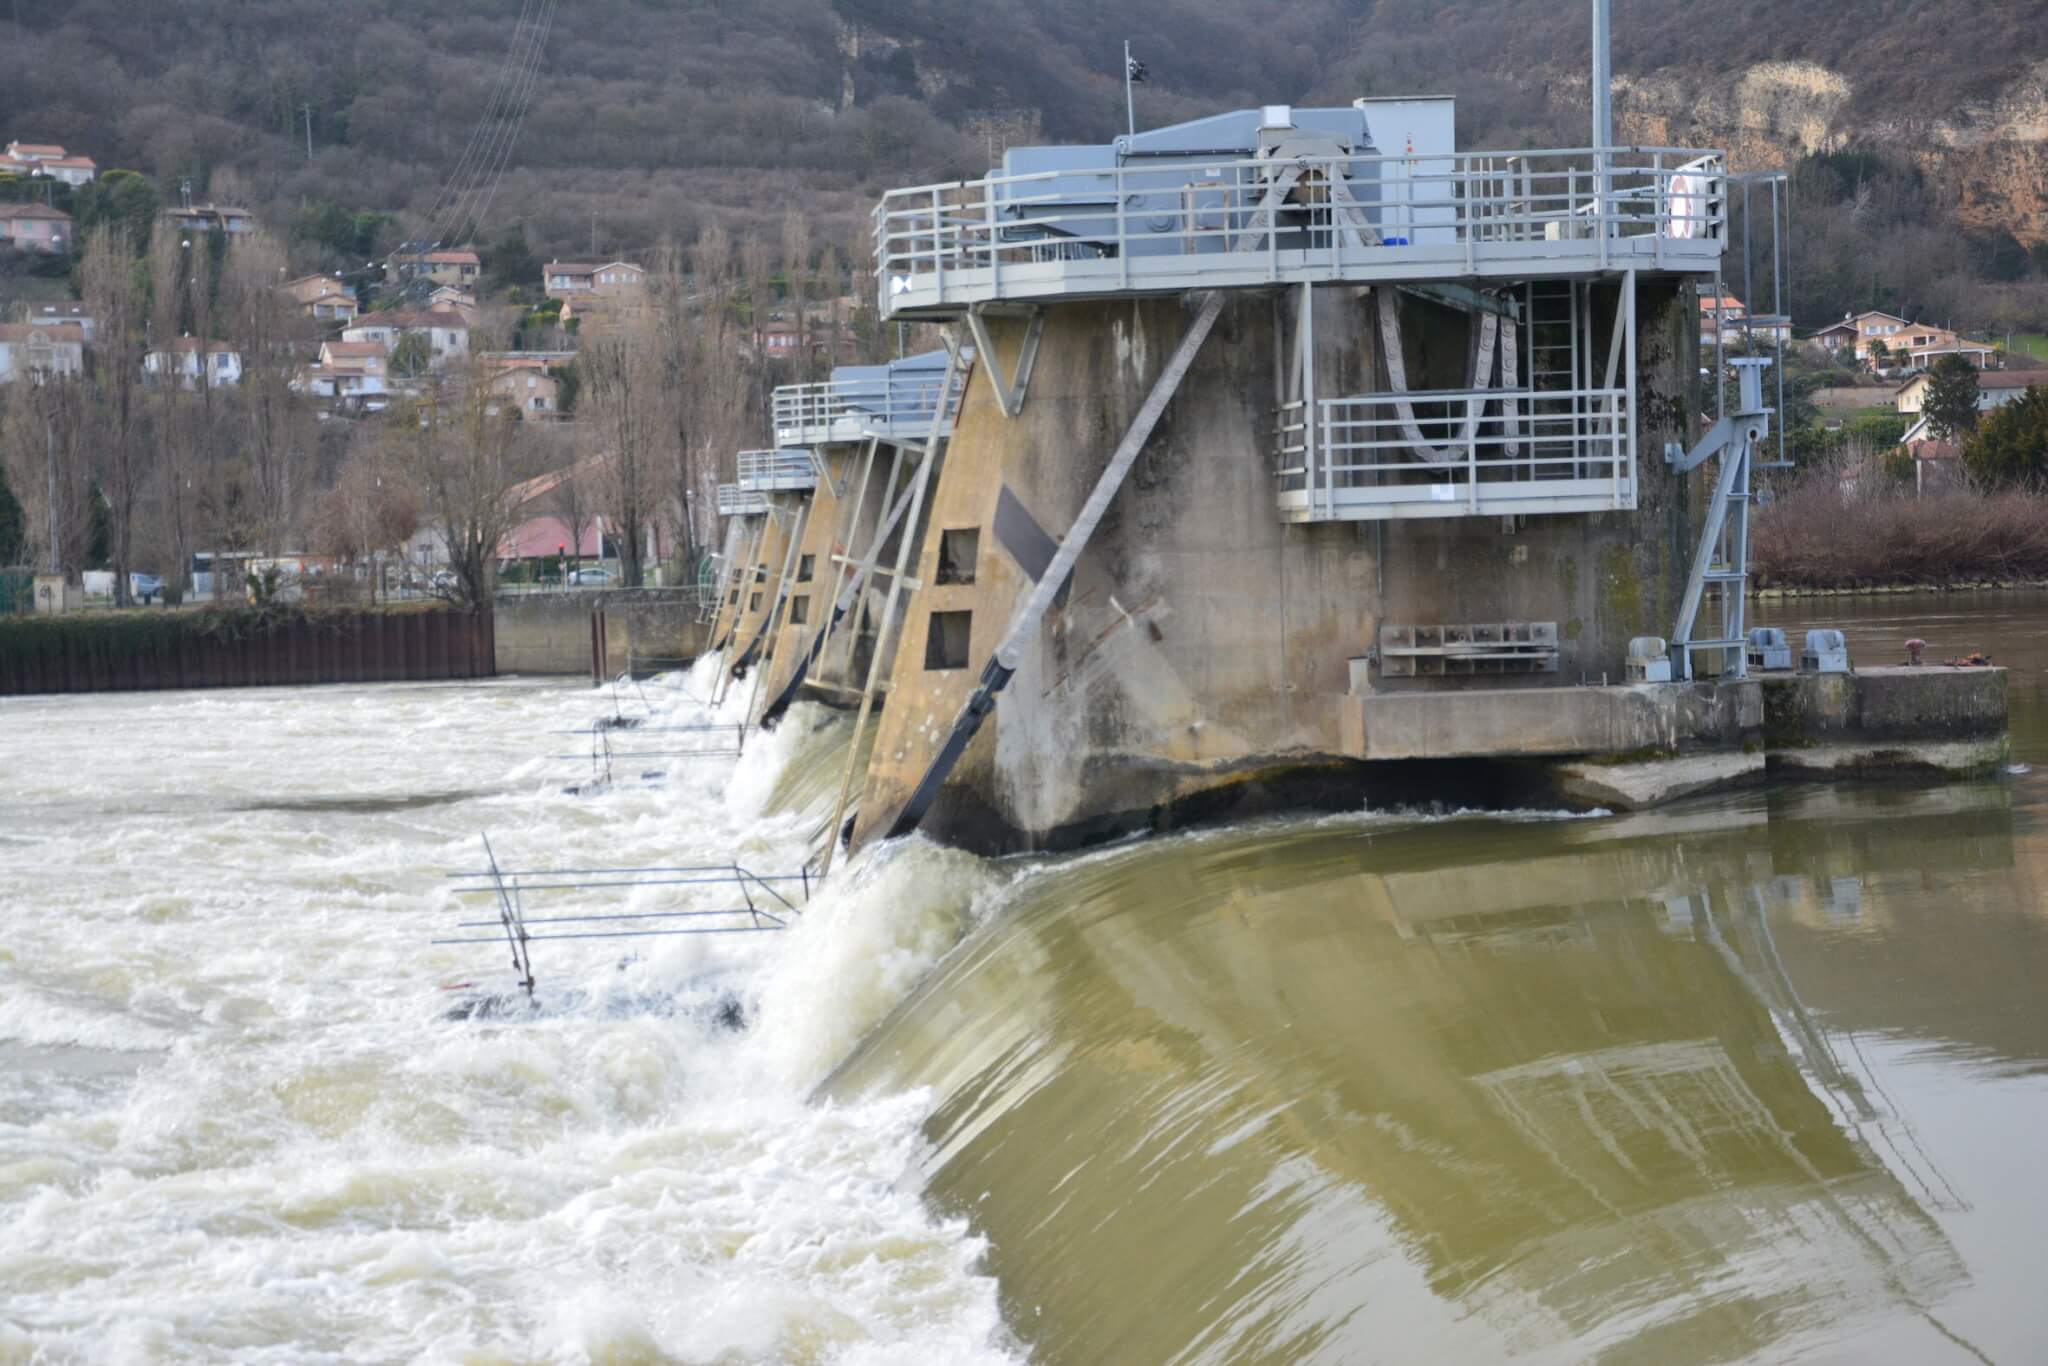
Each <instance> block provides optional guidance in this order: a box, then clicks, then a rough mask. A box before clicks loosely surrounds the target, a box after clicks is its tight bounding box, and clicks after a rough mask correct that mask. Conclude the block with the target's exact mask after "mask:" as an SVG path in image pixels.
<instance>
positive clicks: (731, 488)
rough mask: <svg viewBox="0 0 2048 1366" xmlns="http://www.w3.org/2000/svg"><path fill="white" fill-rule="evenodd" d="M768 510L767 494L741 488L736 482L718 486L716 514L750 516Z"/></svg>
mask: <svg viewBox="0 0 2048 1366" xmlns="http://www.w3.org/2000/svg"><path fill="white" fill-rule="evenodd" d="M767 510H768V496H767V495H766V494H764V493H761V492H759V491H757V490H754V489H743V488H741V487H740V486H739V485H738V484H720V485H719V486H718V515H719V516H721V517H751V516H754V515H756V514H758V513H763V512H766V511H767Z"/></svg>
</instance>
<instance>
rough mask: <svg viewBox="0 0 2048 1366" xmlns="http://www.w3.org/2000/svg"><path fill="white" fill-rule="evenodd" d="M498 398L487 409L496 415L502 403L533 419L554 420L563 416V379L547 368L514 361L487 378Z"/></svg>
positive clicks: (487, 382) (490, 387) (489, 387)
mask: <svg viewBox="0 0 2048 1366" xmlns="http://www.w3.org/2000/svg"><path fill="white" fill-rule="evenodd" d="M484 385H485V387H486V388H488V389H489V390H490V392H491V393H492V394H493V395H494V396H495V399H494V400H492V401H489V402H487V403H486V406H485V408H484V411H485V412H486V413H488V414H490V415H491V416H494V417H495V416H496V415H497V413H498V411H499V408H500V406H501V403H503V404H508V405H509V406H510V407H511V408H512V409H513V410H515V411H516V412H518V414H519V415H520V416H521V417H523V418H527V419H529V420H539V421H553V420H555V419H557V418H559V417H560V416H561V399H562V382H561V381H560V380H558V379H556V378H555V377H554V376H553V375H551V374H549V373H548V372H547V370H546V369H544V368H537V367H534V366H530V365H512V366H507V367H506V368H504V369H502V370H500V371H498V372H497V373H496V374H494V375H492V376H491V377H490V378H489V379H487V380H485V381H484Z"/></svg>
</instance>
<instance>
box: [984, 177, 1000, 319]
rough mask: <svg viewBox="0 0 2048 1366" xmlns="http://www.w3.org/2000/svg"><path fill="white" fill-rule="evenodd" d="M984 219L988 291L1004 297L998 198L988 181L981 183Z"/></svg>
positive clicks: (996, 296)
mask: <svg viewBox="0 0 2048 1366" xmlns="http://www.w3.org/2000/svg"><path fill="white" fill-rule="evenodd" d="M981 208H982V219H983V221H984V222H985V223H987V225H988V291H989V293H990V294H991V295H992V296H994V297H995V298H998V299H1000V298H1001V297H1002V295H1003V258H1002V253H1001V252H999V251H997V250H996V196H995V187H994V186H992V185H990V184H989V182H988V179H987V178H986V177H983V179H982V181H981Z"/></svg>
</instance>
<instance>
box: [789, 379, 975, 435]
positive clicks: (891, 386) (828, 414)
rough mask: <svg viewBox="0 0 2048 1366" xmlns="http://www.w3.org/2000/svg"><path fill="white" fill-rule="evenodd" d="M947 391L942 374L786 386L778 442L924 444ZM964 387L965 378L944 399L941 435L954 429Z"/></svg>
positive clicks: (955, 382)
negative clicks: (876, 439) (874, 438)
mask: <svg viewBox="0 0 2048 1366" xmlns="http://www.w3.org/2000/svg"><path fill="white" fill-rule="evenodd" d="M944 385H945V376H944V372H943V371H939V370H933V371H917V372H915V373H913V374H910V375H904V374H898V375H896V376H894V377H893V378H880V377H877V378H875V379H851V380H827V381H824V382H822V383H817V384H784V385H781V386H779V387H778V388H777V389H776V390H775V394H774V400H773V408H772V412H773V421H774V425H775V439H776V441H777V442H779V443H781V444H782V445H785V446H818V445H825V444H828V443H831V442H837V441H864V440H866V439H867V438H868V437H871V436H878V437H882V438H884V439H889V438H903V439H906V440H912V439H914V440H922V439H923V438H924V437H925V435H926V434H927V433H928V432H929V431H930V430H931V424H932V413H933V411H934V409H936V408H937V407H938V404H939V398H940V391H941V389H942V388H943V387H944ZM965 387H966V378H965V376H964V375H963V376H962V377H961V378H959V379H957V380H955V381H954V383H953V385H952V391H951V393H950V394H947V395H946V399H947V402H946V422H945V425H944V426H942V428H941V432H942V434H943V433H944V432H946V431H949V430H950V428H951V423H952V416H953V414H954V413H955V412H957V411H958V409H959V405H960V393H961V390H962V389H964V388H965Z"/></svg>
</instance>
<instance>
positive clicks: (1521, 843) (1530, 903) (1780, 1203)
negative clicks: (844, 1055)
mask: <svg viewBox="0 0 2048 1366" xmlns="http://www.w3.org/2000/svg"><path fill="white" fill-rule="evenodd" d="M1800 606H1801V607H1802V609H1810V610H1802V611H1801V612H1800V613H1798V614H1796V615H1795V614H1794V613H1791V612H1781V613H1777V614H1776V616H1775V620H1776V621H1778V622H1779V623H1782V624H1785V625H1788V626H1794V627H1796V628H1799V629H1803V628H1804V627H1805V626H1806V625H1808V624H1834V625H1845V626H1846V627H1847V628H1848V631H1849V635H1850V643H1851V646H1852V649H1853V651H1854V652H1855V654H1856V657H1858V658H1860V659H1863V660H1865V661H1866V662H1873V663H1875V662H1883V663H1892V662H1896V661H1897V660H1898V659H1900V658H1902V657H1903V653H1904V652H1903V641H1904V640H1905V639H1906V638H1907V637H1908V636H1920V637H1922V638H1924V639H1927V640H1928V641H1929V642H1930V646H1931V647H1932V648H1931V649H1930V654H1931V655H1933V656H1934V657H1937V658H1939V657H1944V656H1947V655H1950V654H1961V653H1964V652H1967V651H1968V650H1971V649H1979V648H1981V649H1986V650H1989V651H1991V652H1992V653H1993V654H1994V656H1996V657H1997V658H1999V660H2000V661H2001V662H2003V663H2006V664H2008V665H2010V666H2011V667H2012V668H2013V669H2014V672H2013V674H2012V675H2011V676H2010V680H2009V681H2010V685H2011V688H2012V695H2013V711H2014V732H2015V754H2014V757H2015V760H2016V762H2017V765H2018V766H2019V767H2020V768H2022V769H2024V768H2026V766H2027V765H2033V766H2035V767H2034V768H2033V769H2032V770H2031V771H2018V772H2014V773H2010V774H2005V775H2001V776H2000V777H1999V778H1997V779H1995V780H1987V781H1982V782H1973V783H1958V784H1927V783H1897V784H1889V785H1885V784H1868V785H1861V786H1852V787H1821V786H1772V787H1767V788H1764V789H1762V790H1749V791H1744V792H1739V793H1733V794H1728V795H1724V796H1720V797H1715V798H1710V799H1705V800H1699V801H1694V802H1690V803H1686V804H1683V805H1680V806H1676V807H1673V808H1670V809H1667V810H1662V811H1658V812H1653V813H1647V814H1642V815H1635V816H1627V817H1608V818H1593V819H1563V818H1557V817H1546V816H1543V815H1541V814H1539V813H1531V814H1530V815H1528V816H1525V817H1521V818H1504V817H1502V816H1500V815H1497V814H1496V815H1451V816H1429V817H1424V816H1418V815H1415V814H1413V813H1401V812H1389V813H1385V814H1371V813H1368V814H1363V815H1359V816H1355V817H1343V818H1333V819H1327V820H1321V821H1295V822H1278V823H1273V824H1270V825H1266V826H1263V827H1241V828H1238V829H1235V830H1230V831H1219V832H1204V833H1198V834H1192V835H1186V836H1181V837H1176V838H1171V839H1163V840H1154V841H1149V842H1143V843H1136V844H1130V845H1125V846H1122V847H1118V848H1115V849H1112V850H1108V851H1105V852H1099V853H1096V854H1093V855H1089V856H1084V857H1080V858H1074V859H1066V860H1058V861H1052V862H1047V863H1043V864H1036V865H1031V866H1030V867H1029V870H1028V872H1027V873H1026V874H1025V875H1024V876H1022V877H1021V878H1020V879H1019V880H1018V881H1017V882H1016V884H1015V886H1014V888H1013V889H1012V891H1011V892H1010V894H1009V896H1008V899H1007V901H1006V903H1005V904H1004V906H1003V907H1002V909H1001V913H1000V914H999V915H997V916H995V917H992V918H991V919H989V920H988V921H987V922H985V923H984V924H983V925H982V926H981V928H980V929H979V930H978V931H977V932H976V933H975V934H974V935H973V936H972V937H971V938H970V939H969V941H968V942H967V943H966V944H965V945H964V946H963V947H962V949H961V950H960V951H959V952H957V953H955V954H954V955H953V956H952V957H951V958H949V959H948V960H947V961H946V962H945V963H944V964H943V965H942V966H941V967H940V968H939V969H938V971H937V972H936V973H935V974H934V975H933V976H932V977H931V978H930V979H929V980H927V981H926V982H925V983H924V984H923V985H922V986H921V987H920V988H919V990H918V991H917V993H916V994H915V995H914V996H913V997H912V998H911V1000H910V1001H909V1002H908V1003H907V1004H906V1005H905V1007H904V1008H903V1009H901V1010H900V1011H899V1012H898V1013H896V1014H895V1015H894V1016H893V1017H892V1018H891V1019H890V1020H888V1021H887V1022H886V1023H885V1024H884V1025H883V1026H882V1027H881V1028H880V1029H879V1030H878V1031H876V1032H875V1033H874V1034H873V1035H871V1036H870V1037H869V1038H868V1039H867V1040H866V1042H865V1043H864V1044H863V1045H862V1047H861V1048H860V1050H859V1051H858V1052H857V1053H856V1055H855V1056H854V1058H853V1059H852V1060H851V1061H850V1062H849V1063H848V1064H847V1065H846V1066H845V1067H843V1068H842V1069H841V1070H840V1071H839V1073H838V1074H837V1075H836V1076H835V1078H834V1079H833V1081H832V1083H831V1085H830V1089H831V1091H832V1093H833V1094H835V1095H839V1096H843V1097H856V1096H868V1095H881V1094H895V1093H900V1092H901V1091H903V1090H904V1089H905V1088H911V1087H918V1088H928V1089H929V1091H930V1092H931V1094H932V1095H933V1096H934V1098H935V1104H934V1106H933V1108H932V1110H931V1112H930V1113H929V1115H928V1116H927V1118H926V1122H925V1131H926V1135H927V1137H928V1139H929V1141H930V1145H931V1146H930V1149H929V1151H928V1152H927V1153H926V1154H925V1156H924V1159H923V1163H922V1168H921V1179H922V1180H923V1181H924V1182H925V1184H926V1187H927V1191H928V1194H929V1198H930V1200H931V1202H932V1204H933V1205H934V1207H935V1208H936V1209H937V1210H939V1211H941V1212H943V1213H947V1214H956V1215H963V1216H965V1217H966V1218H968V1219H969V1220H970V1221H971V1225H972V1227H973V1228H974V1229H975V1230H976V1231H977V1232H979V1233H982V1234H984V1235H985V1236H986V1237H987V1238H988V1239H989V1241H990V1251H989V1258H988V1265H989V1267H990V1268H991V1269H992V1270H993V1271H994V1272H995V1274H996V1276H997V1277H998V1280H999V1281H1000V1284H1001V1287H1002V1299H1003V1306H1004V1312H1005V1315H1006V1318H1007V1319H1008V1321H1009V1322H1010V1323H1011V1325H1012V1326H1013V1327H1014V1329H1015V1331H1016V1332H1017V1333H1018V1334H1019V1335H1020V1336H1021V1337H1023V1338H1024V1339H1026V1341H1027V1342H1029V1343H1030V1345H1031V1348H1032V1351H1033V1354H1034V1359H1036V1360H1042V1361H1046V1362H1216V1363H1224V1362H1230V1363H1239V1362H1271V1363H1282V1362H1290V1363H1291V1362H1311V1361H1312V1362H1345V1363H1352V1362H1370V1361H1387V1362H1408V1361H1475V1362H1478V1361H1496V1360H1504V1359H1513V1360H1528V1361H1542V1362H1579V1361H1587V1360H1599V1361H1616V1362H1621V1361H1628V1362H1658V1363H1664V1362H1672V1363H1680V1362H1721V1361H1749V1360H1761V1361H1793V1360H1796V1361H1828V1362H1881V1363H1882V1362H1898V1363H1925V1362H1946V1361H1956V1362H1972V1361H1987V1360H1988V1361H1998V1362H2014V1363H2019V1362H2033V1361H2040V1360H2043V1359H2048V1297H2044V1296H2043V1294H2042V1290H2043V1285H2044V1281H2043V1272H2042V1265H2043V1250H2044V1249H2048V1235H2044V1233H2043V1229H2044V1228H2048V1175H2044V1174H2043V1170H2042V1167H2043V1164H2042V1162H2041V1160H2040V1154H2041V1152H2042V1150H2043V1148H2042V1144H2043V1135H2044V1134H2048V986H2044V984H2048V834H2044V826H2048V726H2044V719H2048V707H2044V706H2043V694H2042V684H2043V681H2044V677H2043V670H2044V668H2048V629H2044V627H2048V624H2044V620H2043V615H2042V600H2041V598H2040V597H2039V596H2038V595H2027V596H2025V597H2018V596H2006V595H2000V596H1997V597H1989V598H1983V599H1977V600H1974V601H1966V600H1961V599H1954V598H1948V599H1925V600H1921V599H1903V598H1888V599H1882V600H1879V601H1878V602H1877V603H1874V604H1872V603H1846V602H1843V601H1842V600H1827V601H1825V602H1823V603H1816V604H1804V603H1802V604H1800ZM1845 609H1846V610H1845ZM1765 619H1766V620H1767V621H1768V620H1773V617H1772V616H1771V615H1770V614H1766V617H1765Z"/></svg>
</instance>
